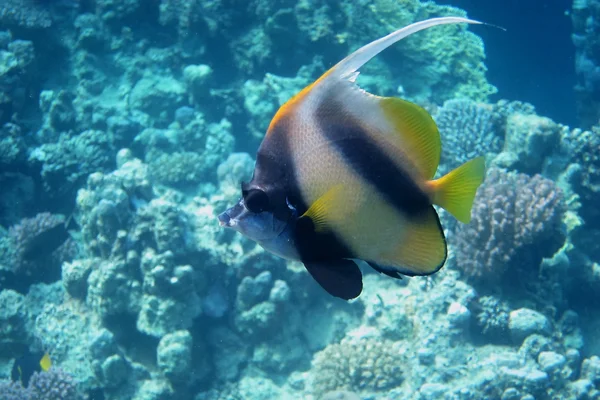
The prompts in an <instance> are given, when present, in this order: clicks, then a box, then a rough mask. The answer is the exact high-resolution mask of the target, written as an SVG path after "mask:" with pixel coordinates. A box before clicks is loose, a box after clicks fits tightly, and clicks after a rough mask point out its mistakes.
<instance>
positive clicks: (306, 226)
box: [294, 216, 354, 263]
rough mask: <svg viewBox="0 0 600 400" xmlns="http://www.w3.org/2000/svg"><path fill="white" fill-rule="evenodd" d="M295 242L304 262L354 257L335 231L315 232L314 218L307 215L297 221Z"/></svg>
mask: <svg viewBox="0 0 600 400" xmlns="http://www.w3.org/2000/svg"><path fill="white" fill-rule="evenodd" d="M294 242H295V243H296V250H297V251H298V254H299V256H300V260H301V261H302V262H304V263H306V262H322V261H333V260H340V259H342V258H354V255H353V254H352V252H351V251H350V249H349V248H348V247H347V246H346V245H344V243H343V242H342V241H341V240H340V239H339V238H338V237H337V235H336V234H335V233H334V232H333V231H328V232H318V233H317V232H315V226H314V224H313V222H312V220H311V219H310V218H308V217H306V216H304V217H301V218H299V219H298V221H297V222H296V227H295V230H294Z"/></svg>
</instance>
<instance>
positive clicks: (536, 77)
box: [0, 0, 600, 400]
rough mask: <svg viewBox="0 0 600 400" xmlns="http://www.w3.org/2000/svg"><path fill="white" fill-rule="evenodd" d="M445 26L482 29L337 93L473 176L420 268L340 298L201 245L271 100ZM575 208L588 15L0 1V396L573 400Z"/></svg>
mask: <svg viewBox="0 0 600 400" xmlns="http://www.w3.org/2000/svg"><path fill="white" fill-rule="evenodd" d="M448 3H450V4H448ZM450 15H452V16H469V17H470V18H475V19H479V20H482V21H485V22H487V23H489V24H492V25H497V26H499V27H503V28H506V30H505V31H504V30H502V29H498V28H497V27H494V26H489V25H478V26H463V25H452V26H443V27H433V28H431V29H428V30H426V31H423V32H419V33H417V34H415V35H413V36H411V37H409V38H407V39H405V40H403V41H401V42H399V43H397V44H395V45H394V46H392V47H391V48H389V49H387V50H386V51H385V52H383V53H382V54H381V55H379V56H377V57H376V58H375V59H374V60H372V61H371V62H370V63H369V64H367V65H365V66H364V67H363V68H362V69H361V75H360V76H359V78H358V80H357V83H358V85H359V86H360V87H362V88H364V89H365V90H367V91H368V92H370V93H373V94H377V95H381V96H397V97H401V98H403V99H406V100H409V101H412V102H415V103H417V104H419V105H420V106H422V107H424V108H425V109H426V110H427V111H428V112H429V113H430V114H431V115H432V117H433V118H434V120H435V121H436V123H437V125H438V128H439V130H440V134H441V138H442V157H441V165H440V168H439V173H440V174H441V173H444V172H447V171H449V170H450V169H452V168H455V167H457V166H458V165H460V164H461V163H463V162H465V161H467V160H469V159H471V158H473V157H476V156H485V157H486V162H487V166H488V170H487V176H486V180H485V181H484V183H483V185H482V186H481V187H480V189H479V191H478V194H477V197H476V200H475V205H474V207H473V211H472V221H471V223H470V224H468V225H463V224H460V223H457V222H456V221H455V220H453V219H452V218H451V217H450V216H449V215H447V214H446V213H444V212H442V213H441V220H442V225H443V227H444V230H445V233H446V237H447V239H448V245H449V252H450V253H449V254H450V257H449V259H448V261H447V263H446V265H445V266H444V268H443V269H442V270H441V271H439V272H438V273H436V274H434V275H432V276H428V277H414V278H408V277H407V278H405V279H401V280H396V279H391V278H389V277H387V276H385V275H380V274H377V273H376V272H374V271H370V270H368V268H365V269H364V270H363V273H364V286H365V287H364V290H363V293H362V294H361V296H360V297H359V298H358V299H356V300H353V301H350V302H346V301H343V300H340V299H336V298H333V297H331V296H330V295H328V294H327V293H326V292H325V291H323V290H322V289H321V288H320V287H319V286H318V284H317V283H315V282H314V281H313V280H312V278H311V277H310V275H309V274H307V272H306V271H305V269H304V267H303V266H302V264H300V263H297V262H286V261H284V260H282V259H280V258H278V257H276V256H274V255H271V254H269V253H267V252H265V251H264V250H263V249H262V248H261V247H260V246H258V245H257V244H256V243H254V242H251V241H249V240H248V239H246V238H244V237H242V236H241V235H240V234H237V233H235V232H233V231H230V230H225V229H223V228H221V227H220V226H219V223H218V221H217V219H216V216H217V215H218V214H219V213H221V212H223V211H224V210H225V209H227V208H228V207H231V206H232V205H233V204H235V203H236V202H237V201H238V199H239V197H240V194H241V191H240V182H242V181H247V180H249V179H250V178H251V176H252V172H253V169H254V162H255V157H256V151H257V149H258V146H259V145H260V143H261V141H262V139H263V136H264V134H265V131H266V129H267V127H268V125H269V122H270V121H271V118H272V117H273V115H274V114H275V112H276V111H277V109H278V108H279V107H280V106H281V105H282V104H284V103H285V102H286V101H287V100H288V99H289V98H290V97H291V96H293V95H294V94H295V93H297V92H298V91H300V90H301V89H302V88H304V87H305V86H307V85H309V84H310V83H311V82H313V81H314V80H315V79H317V78H318V77H319V76H320V75H321V74H322V73H324V72H325V71H327V69H328V68H330V67H331V66H333V65H334V64H335V63H336V62H338V61H339V60H341V59H342V58H344V57H345V56H346V55H348V54H350V53H351V52H352V51H354V50H356V49H357V48H359V47H360V46H362V45H365V44H367V43H369V42H371V41H373V40H375V39H377V38H379V37H382V36H384V35H386V34H388V33H389V32H392V31H393V30H395V29H398V28H400V27H403V26H405V25H408V24H410V23H412V22H415V21H419V20H423V19H427V18H432V17H439V16H450ZM598 204H600V2H599V1H597V0H574V1H572V2H571V1H567V0H560V1H558V0H557V1H540V0H528V1H516V0H511V1H508V0H507V1H502V2H499V1H496V2H490V1H486V2H483V1H480V0H454V1H450V0H448V2H442V1H441V0H440V1H436V2H434V1H421V0H300V1H291V0H247V1H242V0H56V1H50V0H0V400H38V399H39V400H75V399H78V400H79V399H90V400H101V399H106V400H125V399H134V400H179V399H182V400H186V399H190V400H217V399H219V400H221V399H223V400H224V399H250V400H263V399H265V400H266V399H307V400H319V399H323V400H333V399H351V400H356V399H364V400H366V399H373V400H374V399H377V400H379V399H415V400H428V399H431V400H434V399H447V400H471V399H501V400H542V399H552V400H555V399H580V400H592V399H595V400H597V399H600V334H599V332H600V309H599V306H600V295H599V293H600V212H599V211H598ZM44 354H48V355H49V357H50V359H51V363H52V366H51V367H50V368H49V369H47V370H46V369H43V368H41V366H40V365H39V360H40V359H41V358H42V356H43V355H44Z"/></svg>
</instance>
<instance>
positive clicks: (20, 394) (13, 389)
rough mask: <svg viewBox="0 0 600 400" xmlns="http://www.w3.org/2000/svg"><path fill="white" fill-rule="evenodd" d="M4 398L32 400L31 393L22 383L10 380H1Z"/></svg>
mask: <svg viewBox="0 0 600 400" xmlns="http://www.w3.org/2000/svg"><path fill="white" fill-rule="evenodd" d="M0 394H2V400H32V398H31V393H29V391H27V389H26V388H24V387H23V386H22V385H21V384H20V383H18V382H13V381H10V380H0Z"/></svg>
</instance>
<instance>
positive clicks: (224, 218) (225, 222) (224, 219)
mask: <svg viewBox="0 0 600 400" xmlns="http://www.w3.org/2000/svg"><path fill="white" fill-rule="evenodd" d="M217 218H218V219H219V224H220V225H221V226H224V227H231V217H230V216H229V214H228V213H227V211H225V212H222V213H221V214H219V215H218V216H217Z"/></svg>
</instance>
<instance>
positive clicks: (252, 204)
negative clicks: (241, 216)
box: [244, 189, 269, 214]
mask: <svg viewBox="0 0 600 400" xmlns="http://www.w3.org/2000/svg"><path fill="white" fill-rule="evenodd" d="M244 202H245V203H246V208H247V209H248V210H250V211H251V212H253V213H255V214H258V213H261V212H263V211H265V210H266V209H267V208H268V207H269V196H267V194H266V193H265V192H264V191H263V190H260V189H250V190H248V191H247V192H246V193H245V194H244Z"/></svg>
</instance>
